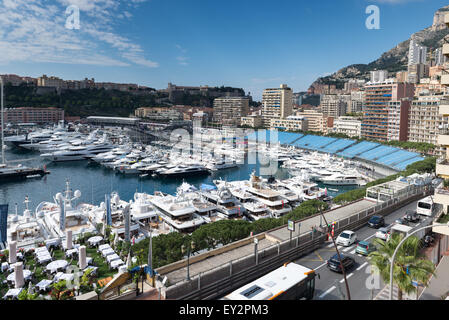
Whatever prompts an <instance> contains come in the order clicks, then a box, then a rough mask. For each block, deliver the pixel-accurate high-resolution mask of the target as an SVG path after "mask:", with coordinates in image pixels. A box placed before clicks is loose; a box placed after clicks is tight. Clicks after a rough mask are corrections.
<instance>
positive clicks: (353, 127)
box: [332, 116, 362, 138]
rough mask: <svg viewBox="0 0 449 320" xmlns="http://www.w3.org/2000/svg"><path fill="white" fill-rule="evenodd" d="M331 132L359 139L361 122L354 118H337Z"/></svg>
mask: <svg viewBox="0 0 449 320" xmlns="http://www.w3.org/2000/svg"><path fill="white" fill-rule="evenodd" d="M332 132H335V133H343V134H345V135H347V136H349V137H357V138H360V137H361V136H362V120H361V119H358V118H355V117H346V116H343V117H338V118H337V119H334V127H333V129H332Z"/></svg>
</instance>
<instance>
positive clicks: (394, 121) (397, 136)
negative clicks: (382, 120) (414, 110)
mask: <svg viewBox="0 0 449 320" xmlns="http://www.w3.org/2000/svg"><path fill="white" fill-rule="evenodd" d="M410 101H411V98H405V99H402V100H399V101H390V102H389V103H388V134H387V139H388V141H407V139H408V126H409V114H410Z"/></svg>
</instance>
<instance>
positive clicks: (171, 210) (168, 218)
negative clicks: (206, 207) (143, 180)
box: [150, 192, 206, 233]
mask: <svg viewBox="0 0 449 320" xmlns="http://www.w3.org/2000/svg"><path fill="white" fill-rule="evenodd" d="M150 201H151V203H152V204H153V206H154V207H155V208H156V209H157V211H158V213H159V216H160V217H161V218H162V219H163V220H164V221H165V223H167V224H168V225H169V226H170V227H171V229H172V231H178V232H184V233H191V232H193V231H194V230H195V229H196V228H198V227H199V226H201V225H202V224H204V223H205V222H206V221H205V220H204V219H203V218H202V217H201V216H200V215H198V214H197V213H196V211H197V209H196V208H195V207H194V206H193V204H192V202H191V201H190V200H189V199H188V198H185V197H184V196H183V194H182V193H178V194H177V195H176V196H173V195H167V194H163V193H161V192H156V194H155V195H154V196H151V198H150Z"/></svg>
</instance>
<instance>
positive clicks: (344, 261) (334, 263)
mask: <svg viewBox="0 0 449 320" xmlns="http://www.w3.org/2000/svg"><path fill="white" fill-rule="evenodd" d="M340 257H341V264H340V259H338V254H335V255H333V256H332V257H331V258H330V259H329V260H327V267H328V268H329V269H330V270H332V271H335V272H342V269H341V265H343V268H344V270H345V271H346V270H348V269H350V268H352V267H353V266H354V264H355V261H354V259H353V258H351V257H350V256H346V255H344V254H340Z"/></svg>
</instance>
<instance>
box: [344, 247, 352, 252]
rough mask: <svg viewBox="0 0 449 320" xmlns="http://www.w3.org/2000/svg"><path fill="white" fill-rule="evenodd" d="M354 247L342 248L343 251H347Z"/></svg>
mask: <svg viewBox="0 0 449 320" xmlns="http://www.w3.org/2000/svg"><path fill="white" fill-rule="evenodd" d="M351 249H354V246H350V247H347V248H345V249H343V252H348V251H349V250H351Z"/></svg>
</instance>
